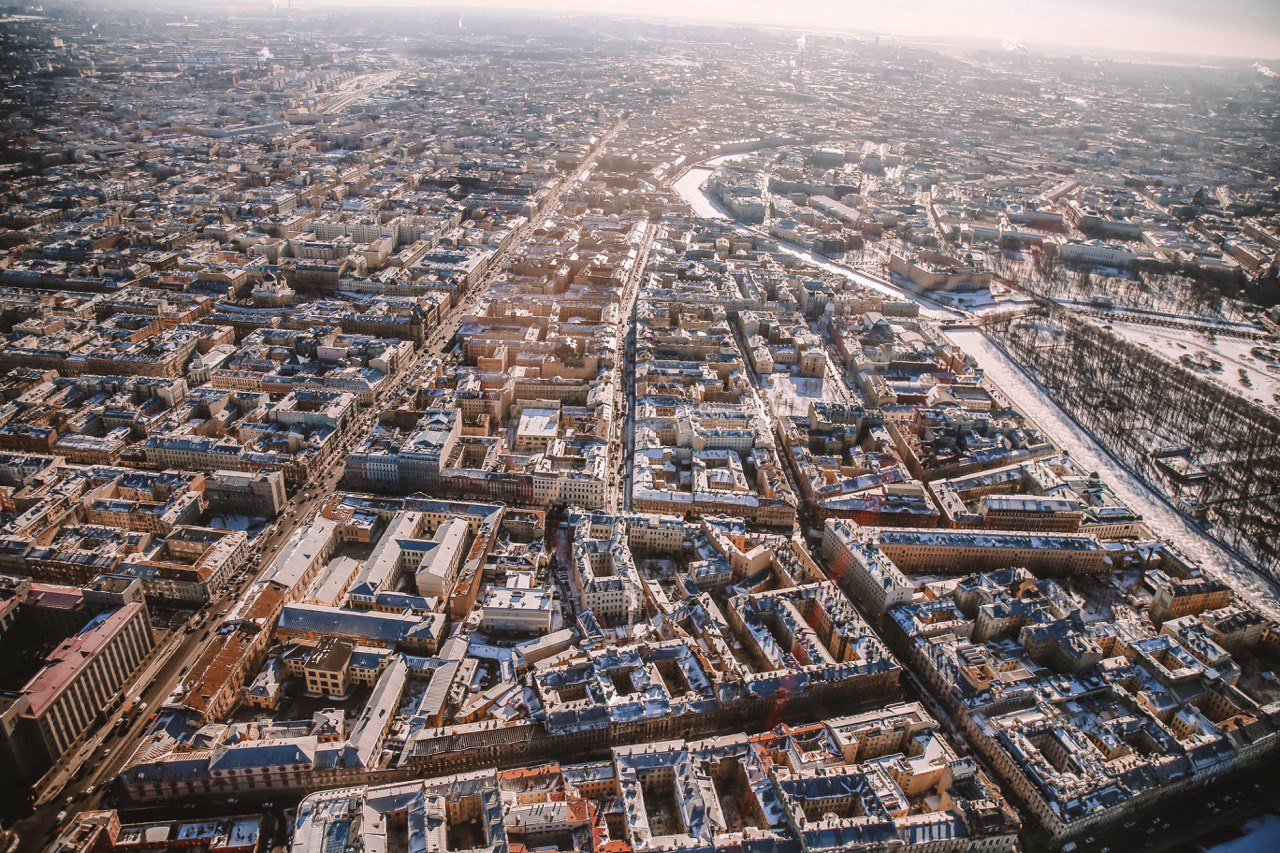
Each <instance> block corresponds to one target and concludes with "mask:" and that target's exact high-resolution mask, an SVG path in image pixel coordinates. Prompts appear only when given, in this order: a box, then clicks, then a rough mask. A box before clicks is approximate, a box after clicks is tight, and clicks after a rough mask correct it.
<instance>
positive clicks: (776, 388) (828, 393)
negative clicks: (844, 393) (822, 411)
mask: <svg viewBox="0 0 1280 853" xmlns="http://www.w3.org/2000/svg"><path fill="white" fill-rule="evenodd" d="M760 384H761V386H762V387H761V389H760V396H762V397H764V398H765V399H766V400H767V401H768V403H769V405H770V406H771V407H773V411H774V414H776V415H777V416H778V417H780V418H785V417H789V416H793V415H794V416H797V417H798V416H801V415H807V414H809V403H811V402H821V401H823V400H826V401H829V402H833V403H838V402H840V400H841V394H840V391H839V389H837V388H834V387H831V381H830V379H822V378H820V377H817V376H792V375H791V374H789V373H771V374H769V375H768V376H762V377H760Z"/></svg>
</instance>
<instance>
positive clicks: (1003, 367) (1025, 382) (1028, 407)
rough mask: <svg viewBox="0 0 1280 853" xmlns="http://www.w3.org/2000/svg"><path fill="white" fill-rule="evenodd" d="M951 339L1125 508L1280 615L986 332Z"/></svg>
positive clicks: (1270, 592)
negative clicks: (1096, 475) (1100, 478)
mask: <svg viewBox="0 0 1280 853" xmlns="http://www.w3.org/2000/svg"><path fill="white" fill-rule="evenodd" d="M946 335H947V337H949V338H950V339H951V340H952V341H954V342H955V343H956V344H957V345H958V346H960V347H961V348H963V349H964V351H965V352H967V353H969V354H971V355H972V356H973V357H974V358H975V359H977V361H978V364H979V365H980V366H981V367H982V368H983V370H984V371H985V372H986V375H987V377H988V378H990V379H991V380H992V381H993V382H994V383H995V384H996V385H998V386H1000V388H1001V389H1002V390H1003V391H1004V392H1005V394H1006V395H1007V396H1009V397H1010V398H1011V399H1012V400H1014V401H1016V403H1017V405H1018V407H1019V408H1021V409H1022V410H1023V411H1024V412H1026V414H1027V415H1028V416H1029V417H1030V418H1031V419H1032V420H1034V421H1035V422H1036V423H1037V424H1039V426H1040V428H1041V429H1042V430H1044V432H1045V434H1046V435H1047V436H1049V438H1050V439H1051V440H1052V441H1053V443H1054V444H1055V445H1057V447H1058V448H1060V449H1062V450H1065V451H1067V452H1069V453H1070V454H1071V456H1072V457H1073V458H1074V459H1075V460H1076V461H1077V462H1078V463H1079V464H1080V465H1081V466H1083V467H1084V469H1085V470H1086V471H1099V472H1101V473H1102V475H1103V477H1104V478H1105V479H1106V480H1107V481H1108V482H1109V483H1110V484H1111V485H1112V487H1113V488H1114V489H1115V490H1116V494H1117V495H1119V496H1120V498H1121V499H1122V500H1124V502H1125V503H1127V504H1128V505H1129V506H1130V507H1131V508H1132V509H1134V510H1136V511H1137V512H1139V513H1141V514H1142V516H1143V518H1144V519H1145V520H1146V522H1147V524H1148V526H1149V527H1151V529H1152V530H1153V531H1154V532H1155V533H1156V534H1158V535H1160V536H1163V537H1165V538H1166V539H1168V540H1169V541H1170V542H1172V543H1173V544H1174V545H1176V546H1177V547H1178V548H1180V549H1181V550H1182V551H1183V552H1185V553H1186V554H1187V555H1188V556H1190V557H1192V558H1193V559H1195V560H1196V561H1198V562H1199V563H1200V565H1201V566H1203V567H1204V568H1205V569H1206V570H1207V571H1209V572H1210V573H1212V574H1214V575H1217V576H1218V577H1221V578H1223V579H1224V580H1227V581H1229V582H1230V583H1231V585H1232V586H1233V587H1234V588H1235V589H1236V590H1238V591H1239V592H1240V593H1241V594H1242V595H1244V596H1245V597H1246V598H1248V599H1249V600H1250V601H1252V602H1253V603H1254V604H1255V605H1257V606H1258V607H1260V608H1262V609H1264V610H1266V611H1268V612H1270V613H1271V614H1273V615H1277V614H1280V594H1277V592H1276V591H1275V589H1274V588H1272V586H1271V585H1270V584H1268V583H1267V582H1266V581H1264V580H1262V579H1261V578H1259V577H1258V576H1257V575H1256V574H1254V573H1253V572H1252V571H1250V570H1249V569H1248V568H1247V567H1246V566H1245V565H1244V564H1243V563H1241V562H1240V560H1238V559H1236V558H1235V557H1234V556H1232V555H1231V554H1230V553H1228V552H1227V551H1226V550H1225V549H1223V548H1222V546H1220V545H1218V544H1217V543H1216V542H1214V541H1213V540H1212V539H1210V538H1209V537H1207V536H1206V535H1205V534H1204V533H1203V532H1201V531H1200V529H1199V528H1197V527H1196V526H1195V525H1194V524H1193V523H1192V522H1191V521H1190V519H1188V518H1186V517H1185V516H1183V515H1182V514H1181V513H1179V512H1177V511H1176V510H1174V509H1173V508H1172V507H1171V506H1169V505H1168V504H1167V503H1165V502H1164V500H1163V499H1162V498H1161V497H1160V496H1159V495H1157V494H1156V493H1155V492H1154V491H1152V490H1151V489H1150V488H1148V487H1147V486H1146V485H1145V484H1144V483H1143V482H1142V481H1141V480H1140V479H1138V477H1137V476H1135V475H1134V474H1131V473H1130V472H1129V471H1128V470H1127V469H1125V468H1124V466H1123V465H1121V464H1120V463H1118V462H1115V461H1113V460H1112V459H1111V457H1110V456H1108V455H1107V453H1106V451H1104V450H1103V449H1102V447H1101V446H1099V444H1098V443H1097V442H1096V441H1094V440H1093V438H1092V437H1091V436H1090V435H1089V434H1088V433H1087V432H1085V430H1084V429H1082V428H1081V427H1080V426H1078V425H1077V424H1076V423H1075V421H1073V420H1071V418H1070V417H1069V416H1068V415H1067V414H1066V412H1064V411H1063V410H1062V409H1061V408H1059V407H1058V405H1057V404H1056V403H1055V402H1053V400H1052V399H1051V398H1050V397H1049V394H1048V392H1046V391H1044V390H1043V389H1041V388H1039V387H1038V386H1036V385H1035V384H1033V383H1032V381H1031V380H1030V379H1029V378H1028V377H1027V375H1026V374H1025V373H1023V372H1022V371H1021V370H1020V369H1019V368H1018V366H1017V365H1016V364H1014V363H1013V362H1012V361H1011V360H1009V359H1008V358H1007V357H1005V355H1004V353H1002V352H1001V351H1000V350H999V349H998V348H997V347H996V346H995V345H994V344H992V343H991V342H990V341H989V340H987V337H986V336H985V335H984V334H982V332H980V331H977V330H976V329H950V330H947V332H946Z"/></svg>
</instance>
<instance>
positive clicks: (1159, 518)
mask: <svg viewBox="0 0 1280 853" xmlns="http://www.w3.org/2000/svg"><path fill="white" fill-rule="evenodd" d="M724 159H726V158H723V157H719V158H716V159H715V160H709V161H707V164H706V165H700V166H695V167H693V168H691V169H690V170H689V171H688V172H686V173H685V174H684V176H683V177H681V178H680V180H678V181H676V182H675V183H674V184H673V188H674V189H675V190H676V191H677V192H678V193H679V194H680V195H681V197H683V198H684V200H685V201H687V202H688V203H689V205H690V206H691V207H692V208H693V210H694V212H695V213H697V214H698V215H699V216H702V217H705V218H708V219H720V220H729V219H730V217H729V216H728V215H727V214H726V213H725V212H724V211H723V210H722V209H721V208H720V207H719V206H718V205H717V204H716V202H715V200H714V199H712V198H711V197H710V196H708V195H707V194H706V193H705V192H703V191H702V183H703V182H704V181H706V179H707V176H708V175H710V174H711V172H712V170H713V168H714V166H715V164H717V163H719V162H722V161H723V160H724ZM733 227H735V228H737V229H738V230H741V231H744V232H748V233H753V234H759V233H761V232H760V231H758V230H756V229H752V228H750V227H749V226H745V225H735V226H733ZM775 239H776V238H775ZM779 249H780V250H781V251H782V252H785V253H786V254H789V255H792V256H794V257H798V258H802V259H804V260H806V261H808V262H809V263H811V264H813V265H815V266H818V267H821V268H822V269H824V270H827V271H828V272H832V273H835V274H836V275H841V276H844V277H846V278H849V279H852V280H853V281H855V282H857V283H859V284H861V285H863V286H865V287H868V288H870V289H872V290H875V291H878V292H880V293H883V294H885V295H887V296H892V297H893V298H895V299H910V300H912V301H914V302H918V303H920V306H921V313H922V314H924V315H925V316H928V317H932V318H934V319H947V318H952V317H957V316H960V315H959V314H958V312H955V311H952V310H950V309H947V308H944V307H942V306H939V305H937V304H935V303H930V302H929V301H927V300H924V299H921V298H920V297H918V296H917V295H915V294H912V293H910V292H908V291H906V290H902V289H900V288H897V287H894V286H893V285H892V284H890V283H888V282H885V281H882V280H880V279H877V278H874V277H872V276H869V275H867V274H865V273H863V272H860V271H858V270H855V269H853V268H851V267H847V266H844V265H842V264H837V263H834V262H832V261H831V260H830V259H828V258H824V257H822V256H820V255H816V254H814V253H813V252H809V251H806V250H804V249H801V248H800V247H798V246H793V245H790V244H786V243H779ZM946 335H947V336H948V337H949V338H951V340H953V341H954V342H955V343H956V344H957V345H959V346H960V347H961V348H962V349H964V351H965V352H968V353H970V354H972V355H973V357H974V358H975V359H977V361H978V364H979V365H980V366H981V367H982V369H983V370H984V371H985V372H986V375H987V376H988V377H990V378H991V380H992V381H994V382H995V383H996V384H997V385H999V386H1000V387H1001V388H1002V389H1004V391H1005V393H1006V394H1007V395H1008V396H1009V397H1010V398H1011V399H1013V400H1015V401H1017V403H1018V405H1019V406H1020V407H1021V408H1022V409H1023V411H1025V412H1026V413H1027V414H1028V415H1029V416H1030V417H1031V418H1032V419H1033V420H1034V421H1035V422H1036V423H1037V424H1039V425H1040V428H1041V429H1043V430H1044V431H1045V433H1046V434H1047V435H1048V436H1049V438H1050V439H1051V440H1052V441H1053V442H1054V444H1055V445H1057V446H1058V447H1059V448H1060V449H1062V450H1065V451H1068V452H1069V453H1070V454H1071V456H1072V457H1073V458H1075V460H1076V461H1077V462H1079V463H1080V465H1081V466H1083V467H1084V468H1085V469H1086V470H1089V471H1098V472H1101V473H1102V474H1103V475H1104V476H1105V477H1106V478H1107V480H1108V481H1109V482H1110V483H1111V485H1112V487H1113V488H1115V490H1116V494H1118V495H1119V496H1120V497H1121V498H1122V499H1123V500H1124V501H1125V502H1126V503H1127V504H1128V505H1129V506H1130V507H1132V508H1133V509H1134V510H1136V511H1137V512H1139V513H1141V514H1142V516H1143V518H1144V519H1145V520H1146V522H1147V524H1148V525H1149V526H1150V527H1151V529H1152V530H1153V531H1154V532H1155V533H1156V534H1157V535H1158V536H1162V537H1165V538H1167V539H1168V540H1169V541H1170V542H1172V543H1173V544H1174V545H1176V546H1177V547H1178V548H1180V549H1181V550H1182V551H1183V552H1185V553H1186V554H1187V555H1188V556H1190V557H1192V558H1193V559H1195V560H1196V561H1198V562H1199V563H1200V564H1201V565H1202V566H1204V567H1205V569H1206V570H1208V571H1209V572H1211V573H1213V574H1214V575H1216V576H1218V577H1221V578H1223V579H1225V580H1228V581H1230V583H1231V584H1232V586H1234V587H1235V588H1236V589H1237V590H1239V591H1240V592H1241V593H1242V594H1243V595H1245V596H1246V597H1247V598H1249V599H1250V600H1251V601H1252V602H1253V603H1254V604H1256V605H1257V606H1259V607H1261V608H1263V609H1265V610H1267V611H1269V612H1270V613H1272V614H1280V594H1277V592H1276V589H1275V588H1274V587H1273V586H1272V585H1271V584H1269V583H1267V582H1266V581H1265V580H1263V579H1262V578H1260V577H1258V576H1257V575H1256V574H1255V573H1254V572H1253V571H1251V570H1250V569H1249V568H1247V567H1246V566H1245V565H1244V564H1243V563H1242V562H1241V561H1240V560H1239V559H1238V558H1236V557H1235V556H1234V555H1232V554H1231V553H1229V552H1228V551H1227V550H1225V549H1224V548H1223V547H1222V546H1220V545H1219V544H1218V543H1216V542H1214V541H1213V540H1212V539H1210V538H1209V537H1208V536H1206V535H1205V533H1204V532H1203V531H1201V530H1200V529H1199V528H1198V527H1197V526H1196V525H1195V524H1193V523H1192V522H1191V521H1190V520H1189V519H1188V518H1187V517H1186V516H1184V515H1182V514H1181V513H1179V512H1178V511H1177V510H1175V509H1174V508H1173V507H1171V506H1170V505H1169V504H1168V503H1166V502H1165V501H1164V499H1163V498H1161V497H1160V495H1158V494H1156V493H1155V492H1154V491H1153V490H1152V489H1150V488H1148V487H1147V486H1146V485H1145V484H1144V483H1143V482H1142V481H1141V480H1140V479H1139V478H1138V477H1137V476H1136V475H1135V474H1133V473H1131V472H1130V471H1129V470H1128V469H1127V468H1125V467H1124V466H1123V465H1122V464H1120V463H1119V462H1117V461H1115V460H1113V459H1112V458H1111V457H1110V456H1109V455H1108V454H1107V452H1106V451H1105V450H1104V449H1103V448H1102V447H1101V445H1099V444H1098V442H1097V441H1095V440H1094V439H1093V437H1092V436H1090V435H1089V434H1088V432H1086V431H1085V430H1084V429H1083V428H1082V427H1080V426H1079V425H1078V424H1077V423H1076V422H1075V421H1073V420H1072V419H1071V417H1070V416H1069V415H1068V414H1067V413H1066V412H1065V411H1063V410H1062V409H1061V408H1060V407H1059V406H1058V405H1057V403H1055V402H1054V401H1053V399H1052V397H1051V396H1050V395H1049V394H1048V392H1047V391H1045V390H1043V389H1041V388H1040V387H1038V386H1037V385H1036V384H1035V383H1034V382H1033V381H1032V380H1031V379H1030V378H1029V377H1028V376H1027V375H1026V374H1025V373H1023V372H1022V370H1021V369H1020V368H1019V367H1018V366H1017V365H1016V364H1015V363H1014V362H1013V361H1012V360H1010V359H1009V358H1008V357H1007V356H1005V354H1004V353H1003V352H1001V351H1000V349H999V348H998V347H996V346H995V345H994V344H993V343H991V341H990V340H988V338H987V336H986V335H985V334H983V333H982V332H981V331H979V330H977V329H973V328H967V329H949V330H946Z"/></svg>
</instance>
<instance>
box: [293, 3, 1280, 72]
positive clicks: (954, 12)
mask: <svg viewBox="0 0 1280 853" xmlns="http://www.w3.org/2000/svg"><path fill="white" fill-rule="evenodd" d="M320 3H324V4H326V5H346V0H294V5H295V6H302V5H312V4H320ZM368 5H371V6H372V5H416V6H441V5H444V6H454V7H457V6H474V7H477V8H487V9H492V8H500V7H506V8H513V9H525V10H536V11H547V10H571V11H591V12H602V13H611V12H616V13H623V14H629V15H646V16H661V17H682V18H694V19H701V20H719V21H725V22H741V23H763V24H777V25H784V26H794V27H804V28H823V29H849V30H859V31H874V32H885V33H900V34H904V35H913V36H920V35H938V36H947V35H951V36H959V37H974V36H978V37H983V36H986V37H990V38H994V39H1003V38H1006V37H1010V38H1020V39H1022V40H1023V41H1026V42H1048V43H1056V44H1079V45H1096V46H1101V47H1120V48H1132V49H1138V50H1157V51H1170V52H1176V53H1196V54H1201V55H1206V54H1211V55H1228V56H1251V57H1269V58H1276V57H1280V0H449V1H448V2H432V0H369V3H368Z"/></svg>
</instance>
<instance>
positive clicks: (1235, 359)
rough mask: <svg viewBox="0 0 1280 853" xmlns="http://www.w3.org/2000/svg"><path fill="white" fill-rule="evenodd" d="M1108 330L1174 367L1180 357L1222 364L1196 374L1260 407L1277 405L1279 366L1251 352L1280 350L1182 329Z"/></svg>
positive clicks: (1126, 326)
mask: <svg viewBox="0 0 1280 853" xmlns="http://www.w3.org/2000/svg"><path fill="white" fill-rule="evenodd" d="M1111 330H1112V331H1113V332H1115V333H1116V334H1118V335H1121V336H1122V337H1124V338H1126V339H1128V340H1130V341H1133V342H1134V343H1136V344H1141V345H1142V346H1144V347H1147V348H1148V349H1150V350H1153V351H1154V352H1157V353H1159V354H1160V355H1161V356H1163V357H1164V358H1167V359H1168V360H1169V361H1171V362H1173V363H1174V364H1178V363H1179V359H1180V358H1181V357H1182V356H1184V355H1190V356H1196V355H1198V354H1204V355H1207V356H1208V357H1210V358H1213V359H1216V360H1217V361H1219V362H1221V363H1222V369H1221V370H1220V371H1217V372H1209V371H1196V372H1197V373H1199V374H1200V375H1201V376H1204V377H1206V378H1208V379H1212V380H1214V381H1216V382H1218V383H1219V384H1221V385H1222V386H1223V387H1225V388H1226V389H1228V390H1229V391H1231V392H1232V393H1234V394H1239V395H1240V396H1242V397H1245V398H1247V399H1250V400H1254V401H1256V402H1258V403H1261V404H1262V405H1263V406H1276V405H1277V404H1280V364H1277V365H1276V366H1275V367H1272V366H1271V365H1268V364H1267V362H1266V361H1265V360H1264V359H1262V358H1259V357H1258V356H1256V355H1254V354H1253V350H1254V349H1256V348H1261V349H1263V350H1271V351H1272V352H1274V353H1275V354H1276V355H1277V356H1280V348H1278V347H1275V346H1269V345H1268V344H1267V343H1266V342H1263V341H1251V340H1245V339H1242V338H1233V337H1228V336H1226V335H1216V336H1214V340H1213V341H1210V340H1209V336H1208V335H1207V334H1205V333H1203V332H1192V331H1189V330H1186V329H1165V328H1161V327H1158V326H1147V325H1143V324H1141V323H1119V322H1115V323H1112V324H1111ZM1241 370H1243V371H1244V375H1245V376H1247V377H1248V378H1249V384H1248V385H1244V384H1242V383H1241V381H1240V375H1241V374H1240V371H1241Z"/></svg>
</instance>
